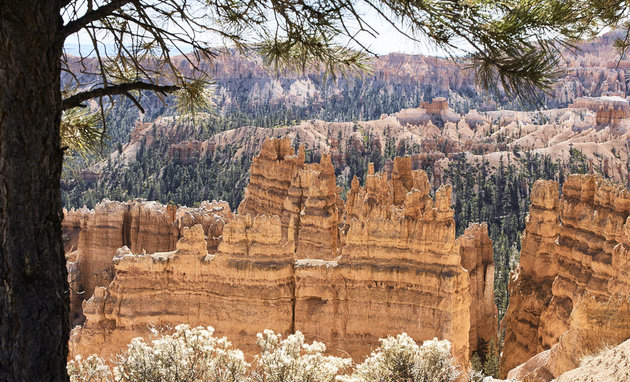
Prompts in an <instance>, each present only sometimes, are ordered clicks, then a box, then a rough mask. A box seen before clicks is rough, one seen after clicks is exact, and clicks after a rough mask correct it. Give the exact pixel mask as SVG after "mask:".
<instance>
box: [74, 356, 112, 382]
mask: <svg viewBox="0 0 630 382" xmlns="http://www.w3.org/2000/svg"><path fill="white" fill-rule="evenodd" d="M67 368H68V375H69V376H70V382H112V381H113V379H112V373H111V370H110V369H109V366H107V365H106V364H105V361H103V359H102V358H101V357H99V356H97V355H94V354H93V355H91V356H89V357H88V358H86V359H83V358H81V357H76V358H75V359H73V360H71V361H70V362H68V366H67Z"/></svg>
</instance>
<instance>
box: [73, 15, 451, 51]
mask: <svg viewBox="0 0 630 382" xmlns="http://www.w3.org/2000/svg"><path fill="white" fill-rule="evenodd" d="M357 10H358V11H359V12H360V13H361V14H362V15H363V17H364V19H365V20H366V21H367V23H368V24H369V25H371V26H372V27H373V28H374V29H375V30H377V31H378V32H379V33H378V36H376V37H373V36H371V35H369V34H367V33H365V32H363V33H362V34H360V35H359V36H358V40H359V41H361V43H362V44H363V45H365V46H366V47H367V48H369V49H370V50H371V51H372V52H373V53H376V54H379V55H382V54H387V53H392V52H400V53H408V54H423V55H431V56H445V55H446V54H445V53H446V52H444V51H443V50H440V49H438V48H437V47H436V46H435V45H434V44H431V43H429V42H428V39H424V40H426V41H425V42H424V43H418V42H414V41H412V40H410V39H408V38H406V37H405V36H404V35H403V34H401V33H400V32H398V31H397V30H396V28H394V27H393V26H392V25H391V24H390V23H388V22H387V21H385V20H383V19H382V17H380V16H379V15H378V14H377V12H376V11H373V10H371V9H369V8H366V7H358V8H357ZM79 42H80V44H81V46H82V50H83V54H88V51H89V47H90V46H91V43H90V39H89V38H88V36H87V34H86V33H81V32H80V33H79V35H78V36H72V37H70V38H69V39H68V41H67V43H66V50H67V52H68V53H70V54H78V53H79V52H78V46H79ZM100 42H101V43H102V44H104V45H109V44H111V43H112V42H109V41H106V40H100ZM357 47H358V46H357Z"/></svg>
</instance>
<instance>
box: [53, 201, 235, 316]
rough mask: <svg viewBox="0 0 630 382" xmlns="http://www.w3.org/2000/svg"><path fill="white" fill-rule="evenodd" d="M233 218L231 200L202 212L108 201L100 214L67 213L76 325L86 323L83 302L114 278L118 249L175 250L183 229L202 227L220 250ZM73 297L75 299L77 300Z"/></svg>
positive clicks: (99, 208)
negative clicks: (194, 226) (228, 223)
mask: <svg viewBox="0 0 630 382" xmlns="http://www.w3.org/2000/svg"><path fill="white" fill-rule="evenodd" d="M230 217H231V212H230V207H229V205H228V204H227V203H225V202H213V203H208V202H203V203H202V204H201V206H200V207H199V208H187V207H185V208H179V209H177V207H176V206H172V205H169V206H164V205H161V204H159V203H156V202H145V201H133V202H126V203H121V202H112V201H108V200H104V201H103V202H101V203H99V204H97V205H96V207H95V209H94V210H88V209H86V208H83V209H80V210H72V211H65V213H64V221H63V230H64V235H65V236H66V237H67V238H68V240H67V243H66V248H67V251H71V252H67V257H68V261H70V262H72V263H74V265H72V266H70V267H71V269H72V277H73V279H72V284H71V286H72V288H73V290H74V291H75V292H76V293H78V294H77V296H76V297H77V299H79V302H77V303H73V305H72V307H73V309H71V310H72V314H71V315H72V316H73V317H75V320H74V321H75V322H74V323H75V324H76V323H80V322H81V321H82V319H81V318H82V314H81V312H80V310H79V311H76V308H79V307H80V300H83V299H89V298H90V297H91V296H92V293H93V291H94V289H95V288H97V287H105V286H107V285H109V283H110V282H111V281H112V279H113V276H114V269H113V263H112V259H113V257H114V255H115V254H116V252H117V250H118V248H120V247H123V246H127V247H128V248H130V250H131V251H132V252H134V253H152V252H158V251H171V250H173V249H175V243H176V242H177V239H178V238H179V237H180V236H181V228H183V227H189V226H192V225H194V224H201V225H202V226H203V228H204V232H205V233H206V235H208V249H209V250H211V251H213V252H214V251H215V250H216V248H217V245H218V243H219V242H220V240H221V234H222V231H223V225H224V224H225V222H226V221H227V220H228V219H229V218H230ZM72 298H73V295H71V299H72Z"/></svg>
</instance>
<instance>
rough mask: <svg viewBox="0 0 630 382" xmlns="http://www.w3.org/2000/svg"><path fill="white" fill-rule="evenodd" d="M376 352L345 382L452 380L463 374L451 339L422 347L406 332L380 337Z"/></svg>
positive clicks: (450, 381)
mask: <svg viewBox="0 0 630 382" xmlns="http://www.w3.org/2000/svg"><path fill="white" fill-rule="evenodd" d="M380 342H381V347H380V348H378V349H377V350H376V351H375V352H373V353H372V354H371V355H370V357H368V358H367V359H366V360H365V361H364V362H363V363H362V364H360V365H358V366H357V368H356V371H355V373H354V374H353V375H352V376H351V377H349V378H341V379H340V380H342V381H345V382H350V381H364V382H384V381H387V382H390V381H391V382H394V381H396V382H452V381H455V380H456V379H457V378H458V377H459V372H458V371H457V368H456V367H455V366H454V365H453V358H452V357H451V352H450V351H451V349H450V348H451V345H450V343H449V342H448V341H438V340H437V339H433V340H430V341H425V342H424V343H423V344H422V346H418V344H416V342H415V341H414V340H413V339H412V338H411V337H409V336H408V335H407V334H406V333H403V334H399V335H398V336H396V337H387V338H384V339H380Z"/></svg>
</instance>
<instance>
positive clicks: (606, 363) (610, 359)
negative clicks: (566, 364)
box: [556, 340, 630, 382]
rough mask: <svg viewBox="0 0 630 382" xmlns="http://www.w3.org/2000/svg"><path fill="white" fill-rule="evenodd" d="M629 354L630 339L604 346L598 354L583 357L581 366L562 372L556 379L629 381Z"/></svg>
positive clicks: (571, 380)
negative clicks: (612, 345)
mask: <svg viewBox="0 0 630 382" xmlns="http://www.w3.org/2000/svg"><path fill="white" fill-rule="evenodd" d="M629 354H630V340H627V341H625V342H623V343H622V344H620V345H618V346H615V347H612V348H604V349H602V350H601V352H599V353H598V354H595V355H592V356H588V357H585V358H583V359H582V362H581V365H580V366H579V367H577V368H575V369H573V370H571V371H568V372H566V373H564V374H562V375H561V376H559V377H558V378H557V379H556V380H557V381H558V382H589V381H615V382H622V381H629V380H630V361H629V356H628V355H629Z"/></svg>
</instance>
